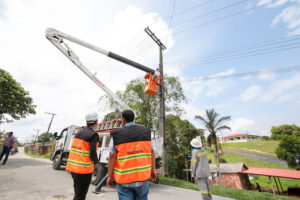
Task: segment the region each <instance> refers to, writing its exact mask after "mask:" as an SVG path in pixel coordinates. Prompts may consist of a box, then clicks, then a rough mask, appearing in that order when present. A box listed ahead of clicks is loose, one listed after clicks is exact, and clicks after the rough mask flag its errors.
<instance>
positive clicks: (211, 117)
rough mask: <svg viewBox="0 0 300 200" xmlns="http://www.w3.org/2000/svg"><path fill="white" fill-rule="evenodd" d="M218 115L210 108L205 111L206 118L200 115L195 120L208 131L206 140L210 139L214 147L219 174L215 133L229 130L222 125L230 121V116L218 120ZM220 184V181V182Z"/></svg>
mask: <svg viewBox="0 0 300 200" xmlns="http://www.w3.org/2000/svg"><path fill="white" fill-rule="evenodd" d="M218 116H219V114H218V113H216V112H215V110H214V109H213V108H212V109H210V110H206V117H207V119H206V118H205V117H202V116H200V115H196V116H195V118H196V119H199V120H200V121H201V122H202V123H203V125H204V126H205V127H206V129H207V130H208V131H209V133H210V134H209V136H208V138H210V139H211V141H212V143H213V144H214V145H215V150H216V162H217V166H218V170H219V172H220V159H219V149H218V142H217V135H216V134H217V132H219V131H222V130H226V129H227V130H230V127H229V126H226V125H223V123H224V122H225V121H228V120H230V119H231V117H230V116H225V117H221V118H219V119H218ZM220 182H221V181H220Z"/></svg>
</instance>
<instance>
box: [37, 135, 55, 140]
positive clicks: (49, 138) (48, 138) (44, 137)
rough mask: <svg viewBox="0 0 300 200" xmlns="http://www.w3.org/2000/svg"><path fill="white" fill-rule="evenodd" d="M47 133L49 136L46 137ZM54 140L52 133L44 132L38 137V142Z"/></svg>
mask: <svg viewBox="0 0 300 200" xmlns="http://www.w3.org/2000/svg"><path fill="white" fill-rule="evenodd" d="M46 135H47V137H46ZM52 140H53V136H52V133H48V134H47V133H42V134H40V135H39V136H38V138H37V141H38V142H44V141H45V142H49V141H52Z"/></svg>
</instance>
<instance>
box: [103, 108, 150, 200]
mask: <svg viewBox="0 0 300 200" xmlns="http://www.w3.org/2000/svg"><path fill="white" fill-rule="evenodd" d="M133 121H134V112H133V111H132V110H124V111H123V112H122V123H123V125H124V126H123V127H122V128H119V129H116V130H113V131H112V132H111V135H112V138H113V140H111V141H112V142H111V143H110V145H109V151H110V154H109V159H108V178H107V183H106V184H107V186H108V187H113V181H115V182H116V183H117V185H116V188H117V191H118V196H119V200H147V199H148V193H149V183H148V179H150V177H152V179H154V180H155V179H156V172H155V155H154V151H153V148H152V147H151V131H150V129H148V128H146V127H144V126H140V125H135V124H134V122H133Z"/></svg>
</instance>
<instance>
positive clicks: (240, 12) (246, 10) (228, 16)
mask: <svg viewBox="0 0 300 200" xmlns="http://www.w3.org/2000/svg"><path fill="white" fill-rule="evenodd" d="M269 4H271V2H268V3H265V4H261V5H257V6H254V7H251V8H248V9H245V10H242V11H239V12H236V13H233V14H230V15H227V16H224V17H220V18H217V19H214V20H211V21H208V22H206V23H203V24H200V25H196V26H193V27H190V28H187V29H184V30H182V31H177V32H175V33H173V36H174V35H177V34H181V33H184V32H186V31H189V30H192V29H195V28H200V27H203V26H206V25H209V24H212V23H214V22H218V21H221V20H225V19H227V18H230V17H233V16H236V15H239V14H242V13H245V12H248V11H251V10H254V9H256V8H260V7H263V6H266V5H269ZM150 26H151V25H150ZM162 30H163V29H161V30H158V31H156V32H161V31H162ZM167 35H168V34H165V35H163V36H161V37H165V36H167ZM150 47H151V45H148V46H147V47H145V48H144V49H148V48H150Z"/></svg>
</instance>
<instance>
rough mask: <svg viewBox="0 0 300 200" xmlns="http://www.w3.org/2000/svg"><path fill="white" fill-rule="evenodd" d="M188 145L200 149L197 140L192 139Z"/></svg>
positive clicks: (199, 143)
mask: <svg viewBox="0 0 300 200" xmlns="http://www.w3.org/2000/svg"><path fill="white" fill-rule="evenodd" d="M190 144H191V145H192V146H193V147H195V148H199V147H202V144H201V142H200V140H198V139H197V138H194V139H192V141H191V143H190Z"/></svg>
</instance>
